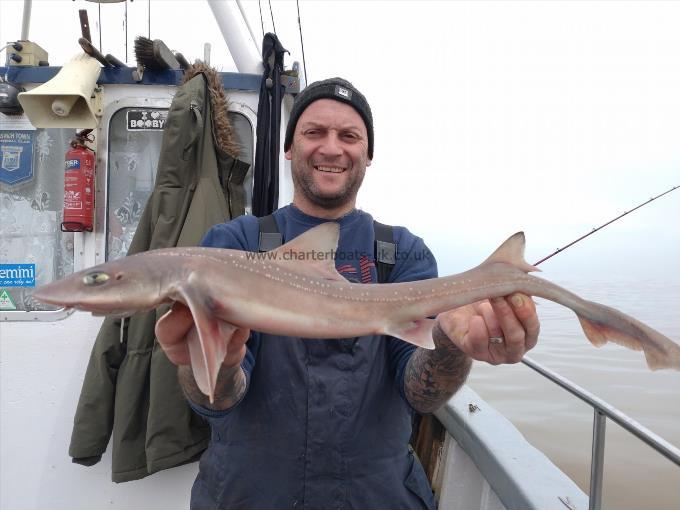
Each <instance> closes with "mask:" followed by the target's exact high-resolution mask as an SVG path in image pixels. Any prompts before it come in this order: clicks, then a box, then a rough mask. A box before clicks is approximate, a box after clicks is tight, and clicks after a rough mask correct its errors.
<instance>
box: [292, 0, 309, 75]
mask: <svg viewBox="0 0 680 510" xmlns="http://www.w3.org/2000/svg"><path fill="white" fill-rule="evenodd" d="M295 3H296V4H297V12H298V27H299V29H300V46H301V47H302V67H304V68H305V86H306V85H307V84H308V83H309V81H308V80H307V61H306V60H305V43H304V42H303V41H302V21H301V20H300V2H299V0H295Z"/></svg>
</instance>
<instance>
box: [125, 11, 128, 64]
mask: <svg viewBox="0 0 680 510" xmlns="http://www.w3.org/2000/svg"><path fill="white" fill-rule="evenodd" d="M127 62H128V18H127V0H125V63H126V64H127Z"/></svg>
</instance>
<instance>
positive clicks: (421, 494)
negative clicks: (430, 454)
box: [404, 453, 436, 510]
mask: <svg viewBox="0 0 680 510" xmlns="http://www.w3.org/2000/svg"><path fill="white" fill-rule="evenodd" d="M409 456H410V457H411V467H410V468H409V471H408V475H406V479H405V480H404V486H405V487H406V488H407V489H408V490H409V491H411V492H412V493H413V494H414V495H415V496H416V497H417V498H418V500H419V501H420V503H421V504H422V506H421V508H424V509H425V510H435V509H436V507H435V504H434V494H432V488H431V487H430V482H429V481H428V480H427V476H426V475H425V471H424V470H423V467H422V466H421V465H420V462H419V461H418V460H417V459H416V458H415V456H414V455H413V453H410V454H409Z"/></svg>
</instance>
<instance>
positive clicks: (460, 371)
mask: <svg viewBox="0 0 680 510" xmlns="http://www.w3.org/2000/svg"><path fill="white" fill-rule="evenodd" d="M432 339H433V340H434V343H435V346H436V348H435V349H434V350H433V351H430V350H426V349H421V348H418V349H417V350H416V351H415V352H414V353H413V355H412V356H411V359H410V360H409V362H408V364H407V365H406V372H405V374H404V388H405V390H406V398H407V399H408V401H409V402H410V404H411V406H412V407H413V408H414V409H416V410H417V411H418V412H421V413H431V412H434V411H435V410H437V409H438V408H439V407H440V406H441V405H443V404H444V403H445V402H446V401H447V400H448V399H449V398H451V395H453V394H454V393H455V392H456V391H458V388H460V387H461V386H462V385H463V383H464V382H465V379H467V376H468V374H469V373H470V367H471V366H472V360H471V359H470V358H469V357H468V356H467V355H465V354H464V353H463V352H462V351H461V350H460V349H458V347H456V346H455V345H454V344H453V343H452V342H451V340H449V338H448V337H447V336H446V333H444V332H443V331H442V330H441V328H440V327H439V324H437V325H436V326H435V327H434V330H433V331H432Z"/></svg>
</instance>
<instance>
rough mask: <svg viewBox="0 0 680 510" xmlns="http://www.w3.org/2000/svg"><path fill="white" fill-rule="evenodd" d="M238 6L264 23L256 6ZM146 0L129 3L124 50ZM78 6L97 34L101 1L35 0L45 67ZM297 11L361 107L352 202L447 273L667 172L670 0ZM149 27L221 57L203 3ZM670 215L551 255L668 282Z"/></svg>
mask: <svg viewBox="0 0 680 510" xmlns="http://www.w3.org/2000/svg"><path fill="white" fill-rule="evenodd" d="M244 4H245V8H246V10H247V12H248V17H249V20H250V23H251V26H252V27H253V30H254V31H255V33H256V36H257V37H258V38H259V37H260V36H261V28H260V15H259V10H258V3H257V2H244ZM148 6H149V4H148V1H147V0H136V1H135V2H133V3H129V4H128V14H129V25H130V26H129V31H128V33H129V44H130V47H129V61H132V60H133V54H132V44H131V43H132V40H133V39H134V37H135V36H136V35H140V34H142V35H147V30H148V28H147V27H148V19H147V11H148ZM272 6H273V12H274V19H275V22H276V28H277V32H278V34H279V37H280V39H281V40H282V42H283V44H284V46H285V47H286V48H288V49H289V50H290V51H291V53H292V58H291V59H289V61H288V62H292V60H293V59H294V60H299V61H301V60H302V55H301V52H300V42H299V34H298V28H297V13H296V5H295V2H283V1H274V2H272ZM82 8H86V9H88V12H89V16H90V21H91V23H92V27H93V29H92V32H93V38H94V39H95V42H98V40H99V26H98V23H97V15H98V11H97V5H96V4H93V3H90V2H85V1H83V0H78V1H76V2H72V1H71V0H49V1H48V0H42V1H41V0H36V1H34V8H33V23H32V29H31V33H30V38H31V39H32V40H35V41H36V42H38V43H39V44H41V45H43V46H44V47H45V48H46V49H47V50H48V51H49V53H50V61H51V63H52V64H60V63H62V62H63V61H64V60H66V59H68V58H69V57H70V56H72V55H73V54H75V53H76V52H78V51H79V47H78V45H77V38H78V37H79V34H80V29H79V27H78V16H77V10H78V9H82ZM262 8H263V15H264V20H265V30H267V31H269V30H271V19H270V14H269V9H268V4H267V3H266V2H262ZM21 9H22V2H20V1H18V0H9V1H8V0H2V1H0V40H2V41H8V40H12V39H16V38H18V37H19V32H20V25H21V23H20V22H21ZM101 11H102V35H103V40H104V48H103V49H104V53H113V54H114V55H116V56H118V57H119V58H121V59H124V58H125V46H124V37H123V35H124V28H123V27H124V25H123V6H122V4H113V5H112V4H109V5H106V4H104V5H102V7H101ZM300 11H301V16H302V24H303V25H302V26H303V35H304V41H305V51H306V53H307V55H306V56H307V64H308V74H309V78H310V80H316V79H321V78H325V77H329V76H334V75H340V76H344V77H346V78H348V79H350V80H351V81H353V82H354V83H355V85H357V87H359V88H360V89H361V90H362V91H363V92H364V93H365V94H366V96H367V97H368V99H369V101H370V103H371V106H372V108H373V113H374V117H375V131H376V148H375V159H374V162H373V166H371V167H370V169H369V172H368V177H367V180H366V183H365V186H364V188H363V190H362V192H361V194H360V197H359V205H360V206H361V207H362V208H364V209H366V210H369V211H370V212H372V213H373V214H374V215H375V216H377V217H378V218H379V219H380V220H382V221H385V222H390V223H396V224H406V225H408V226H409V227H410V228H411V229H412V230H413V231H415V232H416V233H419V234H420V235H422V236H423V237H425V239H426V240H427V242H428V243H429V244H430V245H431V246H432V247H433V248H434V249H435V251H436V253H437V254H438V255H439V258H440V259H441V260H442V261H443V262H442V269H443V272H450V271H452V270H454V269H456V268H458V269H461V267H460V266H461V265H469V264H471V263H474V262H475V261H476V260H478V258H479V257H480V256H483V255H484V254H486V253H487V252H490V251H491V250H492V249H493V248H494V247H495V246H496V245H498V244H500V242H501V241H502V240H503V239H505V238H506V237H507V236H508V235H510V234H511V233H513V232H515V231H517V230H524V231H525V232H526V234H527V239H528V246H527V252H528V255H527V258H528V259H529V260H535V259H537V258H540V257H542V256H543V255H545V254H546V253H547V252H549V251H551V250H553V249H554V248H556V247H557V246H561V245H563V244H565V243H566V242H568V241H570V240H572V239H573V238H575V237H577V236H578V235H580V234H582V233H585V232H587V231H589V230H590V229H591V228H592V227H594V226H596V225H597V224H599V223H602V222H604V221H606V220H608V219H610V218H611V217H613V216H615V215H616V214H618V213H621V212H623V211H624V210H626V209H629V208H631V207H632V206H634V205H636V204H637V203H639V202H641V201H643V200H645V199H647V198H649V197H650V196H652V195H655V194H658V193H660V192H662V191H664V190H666V189H668V188H670V187H671V186H673V185H678V184H680V143H679V140H680V66H679V65H678V62H680V31H678V29H677V27H678V23H679V21H680V3H673V2H660V3H653V2H640V3H637V2H561V3H558V2H517V3H515V2H473V3H468V2H405V1H404V2H388V1H380V2H358V1H354V2H308V1H301V2H300ZM151 37H152V38H162V39H163V40H164V41H165V42H166V43H167V44H168V46H169V47H171V48H172V49H175V50H178V51H181V52H183V53H184V54H185V55H186V56H187V57H189V58H198V57H202V54H203V49H202V48H203V46H202V43H203V42H206V41H207V42H211V43H212V45H213V51H212V64H213V65H215V66H216V67H218V68H220V69H222V70H233V69H234V65H233V62H232V61H231V58H230V57H229V55H228V52H227V49H226V45H225V44H224V42H223V41H222V38H221V36H220V34H219V31H218V29H217V25H216V22H215V21H214V19H213V18H212V15H211V13H210V9H209V8H208V6H207V3H206V2H204V1H203V0H194V1H179V0H170V1H161V0H152V1H151ZM678 218H680V190H678V191H676V192H674V193H672V194H670V195H669V196H668V197H665V198H663V199H660V200H659V201H658V202H655V203H653V204H650V205H649V206H648V207H647V208H645V209H642V210H641V211H639V212H636V213H635V214H634V215H631V216H630V217H629V218H627V219H625V220H622V221H621V222H619V223H618V224H617V225H615V226H612V227H610V229H609V231H608V232H602V233H599V234H596V235H595V236H593V238H592V240H590V241H587V242H584V243H582V244H581V245H579V247H577V248H574V249H573V250H570V252H568V253H565V254H562V255H560V257H559V258H560V261H559V263H558V261H557V259H556V260H555V263H553V266H552V267H553V268H560V267H564V269H565V270H566V269H567V268H570V269H574V266H575V265H578V271H582V270H583V271H594V272H600V271H612V272H616V271H620V272H623V271H626V270H629V269H630V268H631V267H636V268H641V267H643V266H644V267H648V268H649V270H650V271H651V270H653V272H654V274H657V275H668V276H669V277H670V278H674V279H675V281H678V279H679V278H680V277H678V274H679V273H680V228H679V227H678ZM625 268H628V269H625ZM545 269H546V270H548V269H549V267H547V266H546V268H545ZM643 272H644V269H643ZM645 274H646V273H645ZM650 274H651V273H650Z"/></svg>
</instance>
